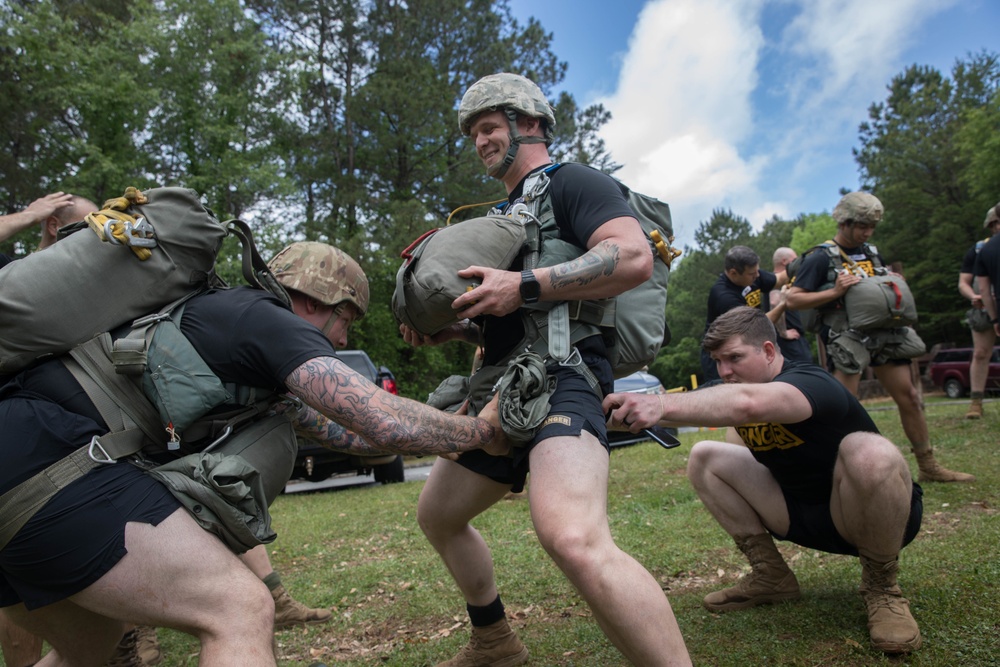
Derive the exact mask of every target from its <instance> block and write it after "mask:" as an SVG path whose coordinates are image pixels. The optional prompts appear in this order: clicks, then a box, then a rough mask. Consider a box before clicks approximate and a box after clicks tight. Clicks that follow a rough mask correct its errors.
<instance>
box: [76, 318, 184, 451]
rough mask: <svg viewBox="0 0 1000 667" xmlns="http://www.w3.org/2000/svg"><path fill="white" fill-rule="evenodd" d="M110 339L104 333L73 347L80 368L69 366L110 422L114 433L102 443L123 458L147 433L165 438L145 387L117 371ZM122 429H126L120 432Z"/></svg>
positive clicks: (160, 439)
mask: <svg viewBox="0 0 1000 667" xmlns="http://www.w3.org/2000/svg"><path fill="white" fill-rule="evenodd" d="M110 339H111V337H110V336H108V335H107V334H101V335H100V336H96V337H94V338H92V339H90V340H89V341H87V342H86V343H83V344H82V345H78V346H77V347H75V348H73V350H71V351H70V356H71V357H72V361H75V362H76V364H78V367H77V368H74V366H75V364H72V363H66V367H67V368H69V371H70V372H71V373H73V376H74V377H75V378H76V379H77V381H78V382H80V385H81V386H82V387H83V390H84V391H85V392H87V397H88V398H90V400H91V401H92V402H93V403H94V405H95V406H96V407H97V410H98V411H99V412H100V413H101V416H102V417H103V418H104V420H105V422H106V423H107V425H108V429H109V430H110V431H111V433H110V434H109V435H107V436H103V439H102V443H106V444H105V449H106V450H107V452H108V454H109V455H110V457H111V458H113V459H119V458H122V457H124V456H129V455H131V454H134V453H135V452H137V451H138V450H139V449H141V448H142V445H143V435H145V436H146V437H148V438H149V439H150V440H151V441H152V442H164V441H165V438H164V436H163V431H162V427H161V425H160V417H159V414H158V413H157V412H156V409H155V408H154V407H153V405H152V404H151V403H150V402H149V399H147V398H146V395H145V394H143V393H142V389H140V388H139V386H138V384H136V383H135V382H133V381H132V380H130V379H129V378H128V377H126V376H124V375H119V374H118V373H116V372H115V370H114V365H113V364H112V362H111V359H110V356H109V348H110ZM109 419H110V421H109ZM118 428H123V429H124V430H123V431H121V432H120V433H119V432H116V431H117V430H118ZM119 443H120V445H119Z"/></svg>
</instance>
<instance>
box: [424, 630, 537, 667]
mask: <svg viewBox="0 0 1000 667" xmlns="http://www.w3.org/2000/svg"><path fill="white" fill-rule="evenodd" d="M526 662H528V649H527V648H525V646H524V644H522V643H521V640H520V639H518V638H517V635H516V634H515V633H514V630H513V629H511V627H510V625H509V624H508V623H507V619H506V618H501V619H500V620H499V621H497V622H496V623H492V624H490V625H486V626H483V627H481V628H477V627H476V626H472V637H471V638H470V639H469V643H468V644H466V645H465V646H463V647H462V650H461V651H459V652H458V655H456V656H455V657H454V658H452V659H451V660H448V661H446V662H442V663H439V664H438V665H437V667H514V666H515V665H523V664H524V663H526Z"/></svg>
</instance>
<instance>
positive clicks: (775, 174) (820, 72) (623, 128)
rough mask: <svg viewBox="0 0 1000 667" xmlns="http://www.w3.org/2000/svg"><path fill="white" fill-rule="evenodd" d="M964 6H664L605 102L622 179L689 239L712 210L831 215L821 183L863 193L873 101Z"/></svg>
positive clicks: (920, 2) (637, 37) (752, 2)
mask: <svg viewBox="0 0 1000 667" xmlns="http://www.w3.org/2000/svg"><path fill="white" fill-rule="evenodd" d="M957 2H958V0H878V2H872V0H742V1H739V2H733V1H732V0H651V1H650V2H648V3H647V4H646V6H645V7H644V8H643V10H642V12H641V13H640V15H639V17H638V19H637V22H636V25H635V28H634V30H633V33H632V36H631V38H630V40H629V47H628V51H627V53H626V54H625V56H624V59H623V63H622V67H621V72H620V76H619V82H618V87H617V89H616V91H615V92H614V94H612V95H611V96H609V97H607V98H605V99H602V100H599V101H600V102H602V103H603V104H604V105H605V106H606V107H607V108H608V110H609V111H611V113H612V120H611V122H609V123H608V125H607V126H606V127H605V128H604V130H603V131H602V135H603V137H604V139H605V141H606V142H607V146H608V148H609V150H610V151H611V153H612V155H613V156H614V158H615V159H616V161H618V162H620V163H623V164H624V165H625V166H624V168H623V169H622V170H621V172H620V173H619V175H620V177H621V178H622V180H624V181H625V182H627V183H629V184H630V185H631V186H632V187H634V188H636V189H637V190H640V191H643V192H646V193H648V194H651V195H654V196H656V197H659V198H660V199H663V200H664V201H667V202H669V203H670V204H671V206H672V207H673V208H674V211H675V220H676V226H677V234H678V240H679V241H680V242H681V243H690V242H691V240H692V237H693V233H694V230H695V228H696V226H697V224H698V223H699V222H701V221H704V220H707V219H708V217H709V216H710V215H711V211H712V209H713V208H719V207H723V208H731V209H733V211H734V212H735V213H737V214H739V215H743V216H745V217H747V218H748V219H749V220H750V221H751V223H752V224H753V225H754V226H755V227H757V228H759V227H760V226H761V225H762V224H763V223H764V222H765V221H766V220H768V219H770V218H771V217H773V216H774V215H776V214H777V215H779V216H782V217H792V216H795V215H797V214H798V213H801V212H806V211H810V210H822V209H823V207H824V206H830V205H832V204H829V203H822V202H819V203H818V202H816V201H812V200H806V199H805V196H804V193H805V191H807V190H809V189H810V188H809V183H808V182H809V181H810V180H812V181H815V180H816V179H817V177H818V176H817V175H818V174H819V173H822V172H823V170H824V169H829V168H830V167H831V165H836V170H835V171H836V173H837V175H836V176H832V177H829V176H828V178H831V179H832V180H845V179H846V180H847V181H848V182H834V183H831V185H830V190H831V191H832V192H835V190H836V188H837V187H839V186H841V185H846V186H850V185H851V183H850V180H851V179H852V177H853V174H854V171H853V168H852V166H851V164H850V160H851V158H850V149H851V147H852V146H853V145H854V142H855V140H856V136H857V135H856V132H857V125H858V123H859V122H860V121H861V120H863V119H864V115H865V111H866V109H867V107H868V105H869V104H870V103H871V102H872V101H874V100H878V99H881V98H882V97H884V94H885V86H886V84H887V83H888V81H889V79H890V78H891V76H892V75H893V74H895V73H897V72H898V71H899V70H900V68H901V66H900V59H901V57H902V54H903V53H904V52H906V49H907V48H908V47H909V46H912V42H913V41H914V37H913V36H914V35H916V34H917V33H918V30H917V28H918V27H920V26H921V25H923V24H925V23H926V22H927V21H928V19H929V18H930V17H932V16H933V15H934V14H936V13H938V12H941V11H943V10H945V9H947V8H948V7H950V6H952V5H955V4H956V3H957ZM765 8H766V9H767V11H768V13H767V17H768V25H767V29H768V30H769V31H770V32H769V34H767V35H765V33H764V28H763V27H762V13H763V10H764V9H765ZM770 33H773V34H770ZM761 77H766V78H765V79H763V80H762V83H763V86H762V88H761V89H759V90H758V82H759V81H761ZM755 105H756V106H755ZM813 185H814V184H813ZM823 192H825V190H823Z"/></svg>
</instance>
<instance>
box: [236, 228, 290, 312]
mask: <svg viewBox="0 0 1000 667" xmlns="http://www.w3.org/2000/svg"><path fill="white" fill-rule="evenodd" d="M224 226H225V228H226V231H228V232H229V233H230V234H232V235H233V236H235V237H236V238H238V239H239V241H240V245H241V246H242V247H243V278H244V279H245V280H246V281H247V283H249V284H250V285H252V286H253V287H256V288H258V289H262V290H266V291H268V292H270V293H271V294H273V295H275V296H276V297H278V298H279V299H281V301H283V302H284V304H285V305H286V306H290V305H291V303H292V300H291V298H290V297H289V296H288V292H286V291H285V288H284V287H282V285H281V283H279V282H278V280H277V279H276V278H275V277H274V274H273V273H271V269H270V268H268V266H267V262H265V261H264V258H263V257H261V256H260V253H259V252H258V251H257V245H256V244H255V243H254V240H253V232H251V231H250V225H248V224H247V223H245V222H243V221H242V220H237V219H235V218H234V219H233V220H227V221H226V223H225V225H224Z"/></svg>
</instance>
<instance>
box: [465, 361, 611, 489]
mask: <svg viewBox="0 0 1000 667" xmlns="http://www.w3.org/2000/svg"><path fill="white" fill-rule="evenodd" d="M583 360H584V363H586V364H587V366H588V368H590V370H591V372H593V373H594V375H595V376H596V377H597V380H598V382H600V384H601V391H602V395H601V396H598V394H597V392H596V391H594V390H593V389H592V388H591V387H590V385H589V384H588V383H587V379H586V378H585V377H584V376H583V375H581V374H580V373H579V372H578V371H575V370H573V369H572V368H565V367H562V366H558V365H554V366H548V367H547V370H548V372H549V375H552V376H554V377H555V378H556V390H555V392H554V393H553V394H552V397H551V398H550V399H549V415H548V417H546V418H545V421H544V422H542V426H541V428H540V429H539V430H538V432H537V433H536V434H535V437H534V439H533V440H532V441H531V442H529V443H528V444H526V445H524V446H523V447H516V448H514V450H513V455H512V456H511V457H505V456H490V455H489V454H487V453H486V452H484V451H482V450H481V449H476V450H473V451H470V452H465V453H463V454H462V455H461V456H460V457H459V458H458V463H459V465H462V466H464V467H465V468H468V469H469V470H471V471H473V472H477V473H479V474H480V475H485V476H486V477H489V478H490V479H492V480H493V481H495V482H500V483H501V484H510V485H511V491H513V492H515V493H518V492H520V491H521V490H523V489H524V481H525V479H527V476H528V453H529V452H530V451H531V449H532V448H533V447H534V446H535V445H537V444H538V443H539V442H541V441H542V440H546V439H548V438H554V437H559V436H578V435H580V433H581V432H583V431H588V432H589V433H592V434H593V435H594V436H596V437H597V439H598V440H599V441H600V443H601V444H602V445H603V446H604V448H605V449H606V450H608V452H610V451H611V447H610V445H608V429H607V424H606V423H605V419H604V412H603V410H602V407H601V401H602V396H603V395H604V394H607V393H608V392H609V391H610V390H611V387H612V386H613V383H614V378H613V376H612V373H611V364H610V363H609V362H608V360H607V358H605V357H602V356H598V355H594V356H591V355H588V354H586V353H584V355H583Z"/></svg>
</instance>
